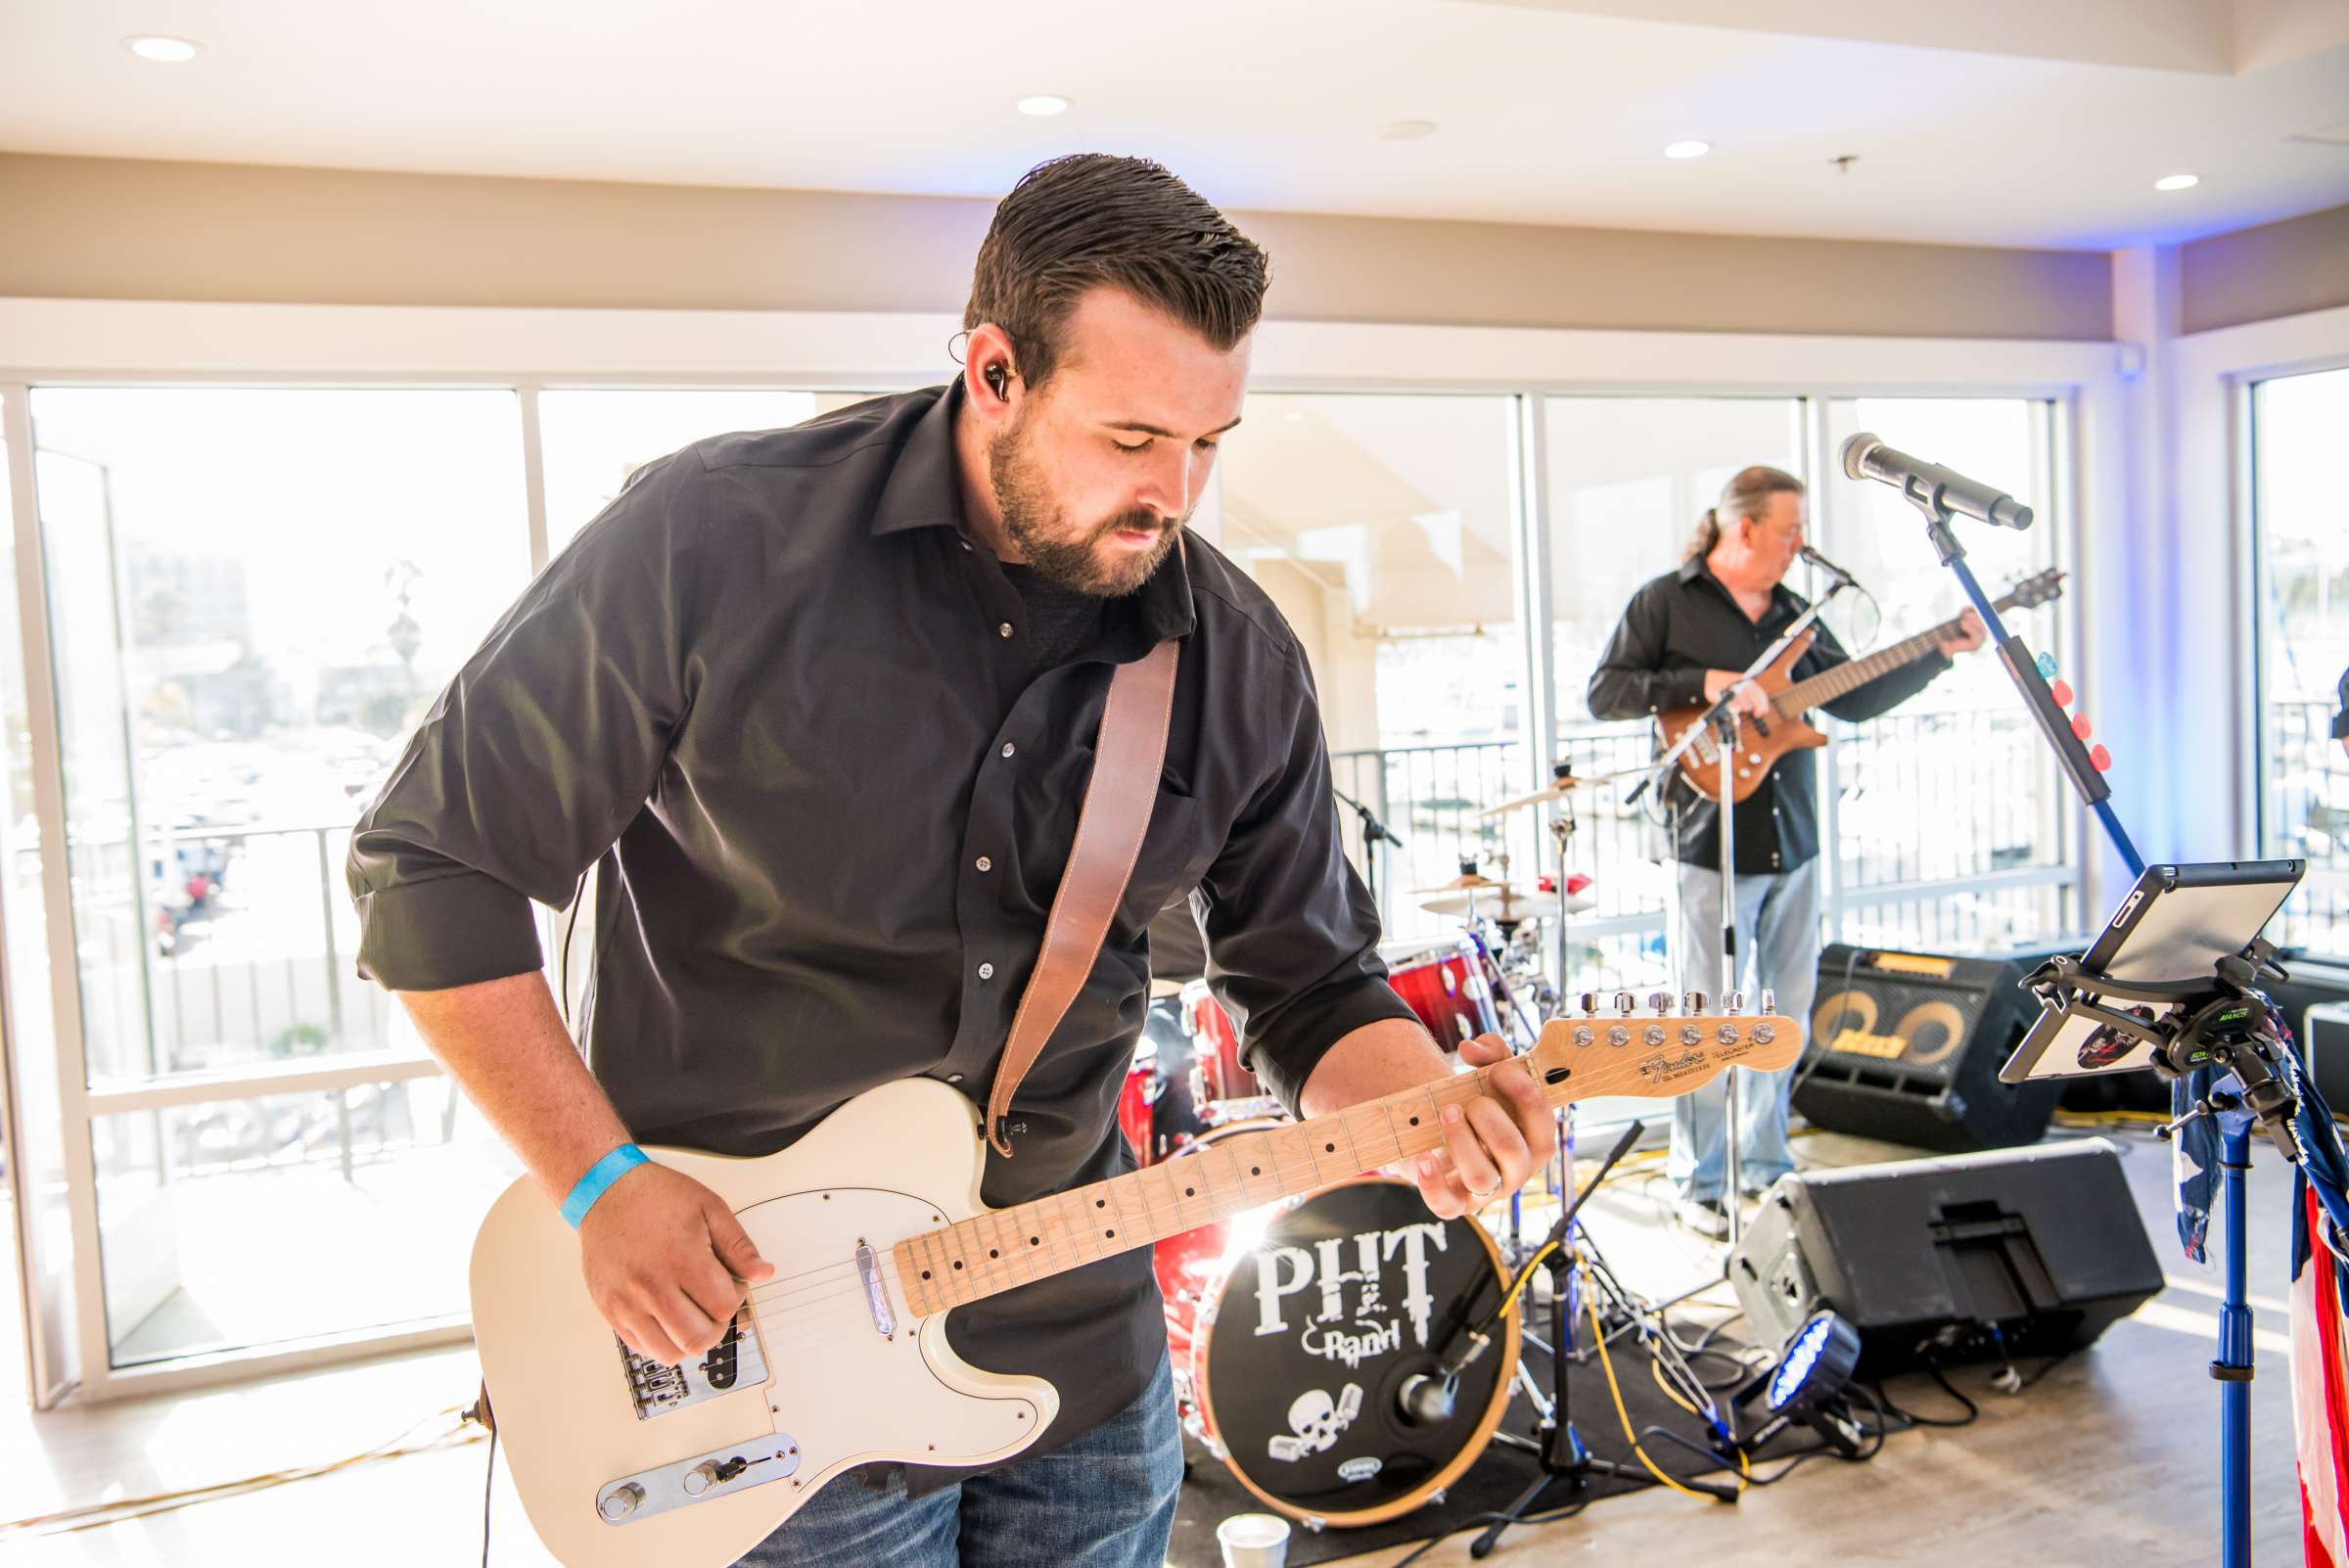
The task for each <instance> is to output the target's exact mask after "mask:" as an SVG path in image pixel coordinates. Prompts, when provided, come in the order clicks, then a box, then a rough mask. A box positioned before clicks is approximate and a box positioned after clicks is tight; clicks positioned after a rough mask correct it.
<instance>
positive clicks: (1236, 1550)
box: [1216, 1513, 1289, 1568]
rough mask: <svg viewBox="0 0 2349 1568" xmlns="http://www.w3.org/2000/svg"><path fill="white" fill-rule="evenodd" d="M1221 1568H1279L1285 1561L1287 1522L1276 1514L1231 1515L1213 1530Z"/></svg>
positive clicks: (1287, 1557) (1286, 1553) (1287, 1534)
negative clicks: (1219, 1547)
mask: <svg viewBox="0 0 2349 1568" xmlns="http://www.w3.org/2000/svg"><path fill="white" fill-rule="evenodd" d="M1216 1543H1217V1545H1221V1547H1222V1548H1223V1568H1281V1565H1282V1564H1283V1563H1286V1562H1287V1561H1288V1560H1289V1522H1288V1521H1287V1520H1286V1519H1283V1518H1282V1517H1281V1516H1280V1515H1279V1514H1276V1513H1235V1514H1233V1515H1232V1516H1231V1517H1230V1518H1228V1519H1226V1520H1224V1521H1223V1522H1222V1523H1221V1524H1220V1525H1218V1526H1216Z"/></svg>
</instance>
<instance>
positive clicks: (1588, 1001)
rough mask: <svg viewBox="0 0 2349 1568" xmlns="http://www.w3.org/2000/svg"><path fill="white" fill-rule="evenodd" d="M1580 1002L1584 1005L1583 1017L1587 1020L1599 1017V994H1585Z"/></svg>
mask: <svg viewBox="0 0 2349 1568" xmlns="http://www.w3.org/2000/svg"><path fill="white" fill-rule="evenodd" d="M1580 1000H1581V1002H1582V1004H1583V1016H1584V1017H1585V1018H1595V1017H1597V1016H1598V993H1597V992H1590V991H1586V992H1583V994H1582V996H1581V997H1580Z"/></svg>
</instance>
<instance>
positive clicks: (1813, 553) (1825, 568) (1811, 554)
mask: <svg viewBox="0 0 2349 1568" xmlns="http://www.w3.org/2000/svg"><path fill="white" fill-rule="evenodd" d="M1803 559H1804V560H1806V561H1808V562H1810V563H1811V564H1812V565H1813V566H1815V567H1817V568H1819V570H1820V571H1821V572H1824V573H1825V574H1826V575H1827V576H1830V577H1841V578H1842V579H1843V580H1844V581H1846V582H1849V583H1852V584H1854V585H1855V586H1856V585H1858V583H1859V581H1860V579H1859V578H1858V577H1855V576H1852V575H1851V574H1850V573H1849V572H1846V571H1845V570H1844V569H1843V568H1841V567H1839V566H1837V565H1836V564H1835V563H1834V562H1832V561H1830V560H1828V559H1827V558H1826V557H1825V556H1823V555H1821V554H1819V552H1818V551H1817V550H1814V549H1812V548H1811V546H1809V545H1808V544H1806V545H1804V546H1803Z"/></svg>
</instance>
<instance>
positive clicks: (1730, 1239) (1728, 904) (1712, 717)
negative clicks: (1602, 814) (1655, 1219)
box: [1627, 572, 1852, 1252]
mask: <svg viewBox="0 0 2349 1568" xmlns="http://www.w3.org/2000/svg"><path fill="white" fill-rule="evenodd" d="M1834 576H1835V580H1834V581H1833V582H1832V583H1830V584H1828V586H1827V591H1826V592H1824V593H1822V594H1820V595H1819V602H1818V603H1817V604H1814V605H1812V606H1811V607H1810V608H1809V609H1807V610H1805V611H1804V612H1803V613H1802V614H1801V615H1799V616H1796V617H1795V618H1794V622H1793V623H1792V624H1790V625H1788V626H1787V628H1786V629H1785V630H1784V631H1783V632H1781V633H1779V635H1778V639H1777V640H1776V641H1775V642H1773V643H1772V644H1771V645H1770V646H1769V647H1767V648H1765V649H1763V650H1762V652H1761V653H1760V654H1758V655H1756V656H1755V659H1754V662H1753V663H1752V664H1750V665H1748V666H1746V667H1745V669H1744V672H1743V673H1741V674H1739V675H1738V677H1737V678H1736V679H1735V680H1732V681H1730V682H1729V683H1728V684H1727V686H1724V687H1722V688H1721V695H1720V696H1718V697H1716V698H1715V699H1714V700H1713V706H1712V707H1710V708H1708V709H1706V710H1705V712H1704V715H1703V716H1702V717H1700V718H1699V719H1697V721H1696V722H1695V723H1693V724H1690V725H1689V726H1688V727H1687V728H1686V729H1685V730H1683V731H1681V738H1680V739H1679V740H1677V741H1674V742H1673V743H1672V745H1671V746H1670V747H1669V748H1668V749H1667V750H1666V751H1665V753H1664V755H1663V756H1661V757H1659V758H1657V759H1656V761H1655V763H1654V765H1653V767H1652V769H1651V770H1650V772H1649V774H1648V776H1647V777H1646V778H1645V779H1642V780H1641V781H1640V784H1639V788H1638V789H1636V790H1634V791H1633V792H1632V795H1631V799H1632V800H1634V801H1636V800H1637V799H1638V798H1639V797H1640V795H1641V794H1642V793H1643V792H1644V791H1645V790H1646V789H1647V787H1648V785H1650V784H1654V783H1657V782H1658V781H1660V780H1661V781H1663V783H1664V787H1667V788H1669V785H1670V780H1671V778H1672V773H1673V769H1674V768H1675V767H1677V766H1678V765H1679V763H1680V761H1681V758H1682V757H1683V756H1685V755H1687V753H1688V751H1689V749H1690V748H1691V747H1693V746H1695V744H1696V742H1697V738H1698V737H1699V736H1701V735H1703V734H1705V733H1706V732H1707V731H1712V732H1713V733H1715V734H1716V735H1717V736H1718V737H1719V741H1718V746H1717V750H1718V752H1719V754H1720V761H1721V782H1720V785H1719V786H1718V788H1719V792H1720V799H1719V800H1718V801H1716V802H1715V803H1714V804H1715V815H1716V816H1717V818H1718V819H1719V825H1720V833H1721V993H1720V994H1721V997H1722V1001H1723V1004H1724V1005H1725V1006H1728V1005H1730V1004H1731V1002H1732V1000H1733V998H1734V997H1735V996H1736V994H1737V971H1738V963H1737V826H1736V818H1737V809H1736V807H1737V800H1736V796H1735V795H1734V794H1733V793H1732V773H1733V769H1734V766H1735V763H1736V755H1735V754H1736V751H1737V715H1736V713H1735V711H1734V710H1733V709H1732V708H1731V706H1730V705H1731V704H1732V703H1734V702H1735V701H1736V699H1737V694H1738V693H1739V692H1740V691H1743V690H1744V689H1745V688H1746V686H1747V685H1749V684H1751V683H1752V682H1753V681H1755V680H1757V679H1759V678H1760V677H1761V674H1762V671H1764V670H1765V669H1769V668H1770V667H1771V666H1772V665H1773V664H1775V663H1776V662H1777V659H1778V656H1779V655H1780V654H1782V653H1784V652H1785V651H1786V650H1787V649H1788V648H1791V647H1793V646H1794V641H1795V639H1796V638H1797V637H1800V636H1801V635H1802V634H1803V633H1804V632H1806V631H1808V630H1810V629H1811V626H1812V623H1814V622H1816V621H1818V620H1819V612H1820V611H1822V610H1824V609H1826V607H1827V603H1828V601H1829V600H1831V599H1833V598H1834V597H1835V595H1837V594H1839V593H1841V592H1842V591H1843V590H1844V589H1846V588H1848V587H1850V586H1852V578H1851V576H1849V575H1848V574H1846V573H1842V572H1838V573H1836V574H1835V575H1834ZM1756 722H1757V723H1759V720H1757V721H1756ZM1627 804H1628V803H1627ZM1673 852H1674V853H1675V854H1676V855H1677V854H1678V853H1679V852H1680V844H1679V842H1678V840H1677V838H1676V840H1675V842H1674V844H1673ZM1755 978H1756V980H1757V981H1759V980H1760V979H1761V978H1762V977H1760V976H1756V977H1755ZM1688 1010H1689V1011H1691V1012H1702V1011H1704V1009H1703V1008H1702V1007H1701V1006H1691V1007H1690V1008H1689V1009H1688ZM1738 1072H1739V1069H1738V1067H1737V1066H1736V1064H1735V1063H1731V1064H1730V1065H1729V1066H1728V1068H1727V1070H1726V1071H1724V1072H1723V1074H1722V1075H1721V1087H1722V1099H1723V1105H1722V1116H1723V1119H1724V1126H1723V1139H1722V1158H1723V1169H1722V1195H1721V1207H1722V1212H1723V1213H1724V1214H1725V1215H1727V1217H1728V1234H1727V1238H1726V1239H1727V1245H1728V1247H1729V1250H1730V1251H1731V1252H1734V1251H1735V1250H1736V1247H1737V1243H1738V1240H1739V1239H1740V1237H1741V1236H1742V1235H1743V1234H1744V1230H1745V1221H1744V1216H1743V1215H1742V1214H1741V1213H1739V1211H1738V1206H1737V1197H1738V1194H1737V1176H1738V1170H1737V1166H1738V1155H1737V1100H1738Z"/></svg>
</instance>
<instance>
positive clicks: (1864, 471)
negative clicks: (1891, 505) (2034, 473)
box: [1843, 431, 2031, 529]
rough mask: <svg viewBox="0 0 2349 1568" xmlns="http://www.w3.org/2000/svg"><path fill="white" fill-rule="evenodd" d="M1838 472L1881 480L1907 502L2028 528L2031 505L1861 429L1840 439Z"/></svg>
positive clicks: (2008, 526)
mask: <svg viewBox="0 0 2349 1568" xmlns="http://www.w3.org/2000/svg"><path fill="white" fill-rule="evenodd" d="M1843 472H1844V473H1845V475H1846V476H1848V477H1849V478H1852V479H1856V480H1859V479H1872V480H1878V481H1881V482H1882V483H1883V484H1889V485H1891V486H1893V487H1894V488H1895V489H1897V490H1899V491H1901V492H1902V493H1903V494H1904V495H1907V496H1908V497H1909V498H1910V499H1911V500H1912V501H1920V502H1928V503H1930V502H1938V503H1939V504H1940V505H1941V506H1944V507H1947V508H1948V509H1949V510H1950V511H1953V512H1957V513H1959V514H1961V515H1962V516H1965V517H1970V518H1973V519H1975V520H1976V521H1978V522H1983V523H1992V524H1996V525H1997V526H1998V527H2000V528H2003V529H2027V528H2029V527H2030V526H2031V508H2029V507H2027V506H2025V505H2023V503H2022V502H2020V501H2018V500H2016V499H2015V498H2014V497H2013V496H2011V495H2008V494H2007V493H2005V492H2004V490H1994V489H1992V488H1991V487H1990V486H1989V485H1987V484H1981V483H1979V482H1978V481H1975V480H1970V479H1967V478H1966V477H1965V476H1964V475H1963V474H1959V473H1957V472H1955V471H1953V470H1951V469H1946V468H1943V467H1942V466H1941V465H1940V464H1938V463H1928V462H1925V461H1923V460H1922V459H1919V458H1914V457H1911V456H1910V455H1909V454H1908V453H1907V452H1899V451H1895V450H1893V449H1892V448H1891V447H1889V446H1887V445H1885V444H1884V442H1883V440H1882V439H1881V438H1877V437H1875V436H1871V435H1869V434H1867V433H1866V432H1865V431H1863V432H1861V433H1860V434H1859V435H1857V436H1855V437H1853V438H1851V439H1850V440H1848V441H1845V442H1844V443H1843Z"/></svg>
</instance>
